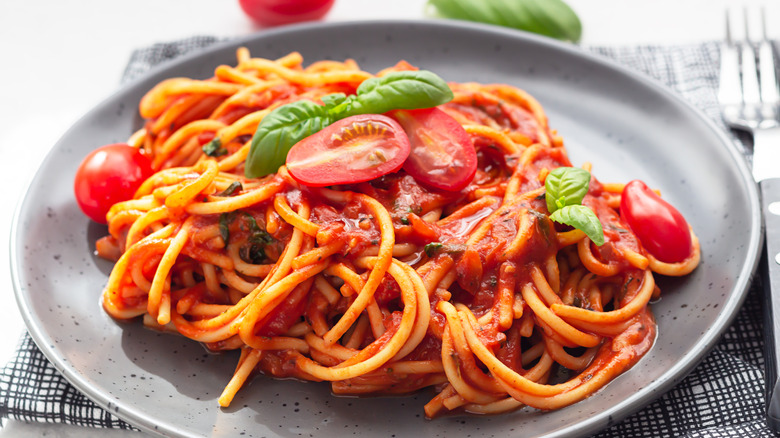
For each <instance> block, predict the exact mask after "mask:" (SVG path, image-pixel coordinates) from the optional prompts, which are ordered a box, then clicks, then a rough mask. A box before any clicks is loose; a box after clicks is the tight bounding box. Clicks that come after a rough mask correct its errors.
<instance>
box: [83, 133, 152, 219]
mask: <svg viewBox="0 0 780 438" xmlns="http://www.w3.org/2000/svg"><path fill="white" fill-rule="evenodd" d="M153 173H154V171H152V164H151V162H150V161H149V158H147V157H146V156H145V155H143V154H142V153H141V152H140V151H139V150H138V149H136V148H134V147H132V146H130V145H127V144H110V145H106V146H102V147H100V148H98V149H95V150H94V151H92V152H91V153H90V154H89V155H87V156H86V157H85V158H84V161H82V162H81V165H80V166H79V168H78V170H77V171H76V178H75V181H74V183H73V190H74V192H75V194H76V201H77V202H78V204H79V207H80V208H81V211H83V212H84V214H86V215H87V216H89V217H90V218H91V219H92V220H94V221H95V222H99V223H101V224H105V223H106V214H107V213H108V210H109V209H110V208H111V206H112V205H114V204H116V203H117V202H122V201H127V200H128V199H132V197H133V195H135V191H136V190H138V187H140V186H141V184H142V183H143V182H144V181H145V180H146V179H147V178H149V177H150V176H152V174H153Z"/></svg>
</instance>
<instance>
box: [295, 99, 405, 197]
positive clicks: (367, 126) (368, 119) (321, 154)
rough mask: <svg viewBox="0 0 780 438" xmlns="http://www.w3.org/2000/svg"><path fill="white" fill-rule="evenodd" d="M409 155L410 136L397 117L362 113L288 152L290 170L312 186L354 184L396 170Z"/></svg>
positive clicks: (298, 178) (341, 121)
mask: <svg viewBox="0 0 780 438" xmlns="http://www.w3.org/2000/svg"><path fill="white" fill-rule="evenodd" d="M408 156H409V139H408V138H407V137H406V134H405V133H404V130H403V128H401V126H400V125H398V123H397V122H396V121H395V120H393V119H391V118H390V117H387V116H382V115H379V114H362V115H359V116H352V117H347V118H345V119H342V120H339V121H338V122H336V123H334V124H332V125H330V126H328V127H327V128H325V129H323V130H322V131H320V132H317V133H316V134H313V135H310V136H309V137H306V138H305V139H303V140H301V141H299V142H298V143H296V144H295V146H293V147H292V148H291V149H290V152H289V153H288V154H287V170H288V171H289V172H290V175H292V177H293V178H295V179H296V180H297V181H298V182H300V183H301V184H305V185H308V186H313V187H322V186H330V185H334V184H352V183H358V182H363V181H369V180H372V179H374V178H377V177H380V176H382V175H386V174H388V173H392V172H395V171H397V170H398V169H400V168H401V166H402V165H403V163H404V160H406V157H408Z"/></svg>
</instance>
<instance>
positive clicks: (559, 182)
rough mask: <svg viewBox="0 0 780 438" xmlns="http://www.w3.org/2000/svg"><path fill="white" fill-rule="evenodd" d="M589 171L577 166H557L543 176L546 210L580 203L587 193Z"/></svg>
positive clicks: (553, 210)
mask: <svg viewBox="0 0 780 438" xmlns="http://www.w3.org/2000/svg"><path fill="white" fill-rule="evenodd" d="M589 184H590V172H588V171H587V170H585V169H580V168H579V167H559V168H557V169H554V170H553V171H551V172H550V174H549V175H547V177H546V178H545V181H544V189H545V200H546V201H547V211H549V212H550V213H554V212H555V211H556V210H558V209H559V208H563V207H566V206H567V205H579V204H582V199H583V198H585V195H586V194H587V193H588V186H589Z"/></svg>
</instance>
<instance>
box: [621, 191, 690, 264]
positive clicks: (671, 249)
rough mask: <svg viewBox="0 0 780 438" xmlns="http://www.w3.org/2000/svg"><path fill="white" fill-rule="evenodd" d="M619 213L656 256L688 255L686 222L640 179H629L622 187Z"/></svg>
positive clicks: (666, 259) (674, 259)
mask: <svg viewBox="0 0 780 438" xmlns="http://www.w3.org/2000/svg"><path fill="white" fill-rule="evenodd" d="M620 217H622V218H623V220H624V221H625V222H626V224H628V226H629V227H631V230H632V231H633V232H634V234H636V236H637V237H638V238H639V241H640V242H642V246H644V247H645V249H646V250H647V251H648V252H649V253H650V254H652V255H653V256H654V257H655V258H657V259H658V260H660V261H662V262H666V263H677V262H681V261H683V260H685V259H686V258H688V256H690V255H691V252H692V245H691V232H690V229H689V227H688V222H686V221H685V218H684V217H683V215H682V214H680V212H679V211H677V209H676V208H674V207H672V206H671V205H670V204H669V203H668V202H666V201H664V200H663V199H661V197H659V196H658V195H657V194H656V193H655V192H654V191H652V190H650V189H649V188H648V187H647V185H645V183H643V182H642V181H639V180H634V181H631V182H630V183H628V184H626V186H625V187H624V188H623V193H622V195H621V199H620Z"/></svg>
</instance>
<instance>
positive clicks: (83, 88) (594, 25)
mask: <svg viewBox="0 0 780 438" xmlns="http://www.w3.org/2000/svg"><path fill="white" fill-rule="evenodd" d="M567 2H568V3H569V5H570V6H571V7H572V8H573V9H574V10H575V11H576V12H577V13H578V15H579V16H580V19H581V21H582V23H583V29H584V32H583V38H582V41H581V43H582V44H586V45H587V44H609V45H636V44H683V43H696V42H702V41H708V40H718V39H721V38H722V37H723V35H724V31H723V27H724V22H725V10H726V8H727V7H731V8H732V9H734V10H736V11H737V12H740V13H741V9H742V7H743V5H747V6H749V7H757V6H758V5H761V4H763V3H766V4H767V7H766V14H767V23H768V28H769V35H770V37H775V38H777V37H778V35H780V4H777V5H775V4H771V5H770V4H769V3H777V2H771V1H765V2H761V1H736V0H567ZM753 10H754V11H756V9H753ZM425 17H426V13H425V0H389V1H388V0H336V3H335V6H334V7H333V9H332V10H331V11H330V13H329V14H328V15H327V16H326V17H325V20H326V21H351V20H361V19H393V18H397V19H423V18H425ZM740 28H741V27H740ZM258 31H260V32H261V31H262V29H260V28H258V27H256V26H254V25H253V24H252V23H251V22H250V21H249V19H248V18H246V17H245V16H244V14H243V13H242V11H241V9H240V8H239V6H238V2H237V0H132V1H117V0H64V1H62V0H37V1H30V0H2V2H1V3H0V187H2V188H3V194H2V195H3V198H4V199H3V204H4V207H2V208H0V309H2V310H0V333H1V334H2V335H0V366H2V364H4V363H5V362H6V361H7V360H8V359H9V358H10V357H11V356H12V354H13V351H14V349H15V346H16V343H17V340H18V339H19V335H20V334H21V333H22V332H23V330H24V323H23V322H22V319H21V316H20V315H19V312H18V310H17V307H16V302H15V300H14V296H13V290H12V286H11V279H10V270H9V268H8V266H9V261H8V252H9V251H8V237H9V236H8V233H9V230H10V223H11V218H12V213H13V208H12V206H13V205H15V204H16V203H17V201H18V199H19V198H20V196H21V195H22V193H23V191H24V189H25V188H26V183H27V181H28V180H29V179H30V178H31V177H32V174H33V173H34V171H35V169H36V168H37V166H38V163H39V162H40V161H41V160H42V159H43V157H44V155H45V154H46V153H47V151H48V150H49V148H50V147H51V146H52V145H53V144H54V143H55V142H56V141H57V139H58V138H59V137H60V136H61V135H62V134H63V133H64V132H65V130H66V129H67V128H68V127H69V126H70V125H71V124H72V123H73V122H75V121H76V120H77V119H78V118H79V117H80V116H81V115H82V114H84V113H85V112H87V111H88V110H89V109H90V108H91V107H93V106H95V105H96V104H98V103H99V102H100V101H101V100H102V99H104V98H106V97H108V96H109V95H110V94H111V93H112V92H114V91H116V89H117V87H118V85H119V80H120V77H121V75H122V72H123V70H124V68H125V65H126V63H127V60H128V58H129V56H130V53H131V52H132V50H133V49H136V48H139V47H144V46H147V45H150V44H153V43H155V42H161V41H170V40H175V39H179V38H184V37H188V36H192V35H214V36H221V37H230V36H241V35H247V34H250V33H253V32H258ZM738 32H739V31H738ZM737 35H741V32H739V33H737ZM43 435H45V436H50V437H98V436H101V437H102V436H139V435H140V434H136V433H131V432H122V431H95V430H88V429H82V428H77V427H63V426H40V425H26V424H23V423H19V422H13V421H11V422H9V424H8V425H7V426H6V427H5V428H4V429H0V437H37V436H43Z"/></svg>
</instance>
